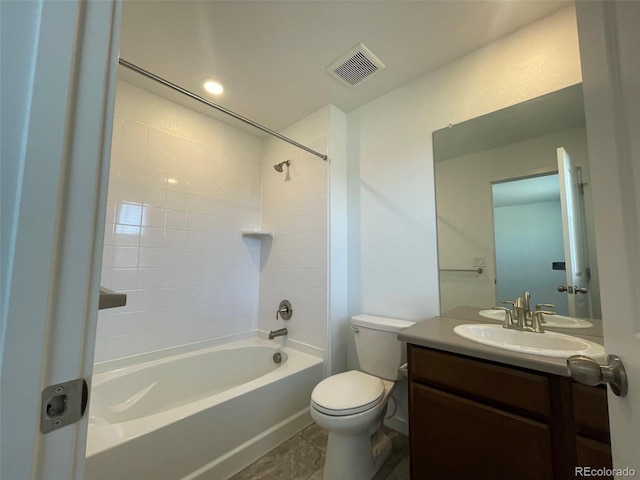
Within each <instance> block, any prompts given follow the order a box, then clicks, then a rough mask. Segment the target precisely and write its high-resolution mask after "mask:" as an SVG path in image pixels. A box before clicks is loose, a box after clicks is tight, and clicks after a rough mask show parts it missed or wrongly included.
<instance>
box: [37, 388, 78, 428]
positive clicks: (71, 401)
mask: <svg viewBox="0 0 640 480" xmlns="http://www.w3.org/2000/svg"><path fill="white" fill-rule="evenodd" d="M88 398H89V389H88V387H87V382H86V381H85V380H84V378H77V379H75V380H70V381H68V382H64V383H57V384H55V385H49V386H48V387H46V388H45V389H44V390H42V410H41V412H40V431H41V432H42V433H49V432H52V431H53V430H57V429H58V428H61V427H64V426H65V425H70V424H72V423H75V422H77V421H78V420H80V419H81V418H82V416H83V415H84V411H85V410H86V408H87V400H88Z"/></svg>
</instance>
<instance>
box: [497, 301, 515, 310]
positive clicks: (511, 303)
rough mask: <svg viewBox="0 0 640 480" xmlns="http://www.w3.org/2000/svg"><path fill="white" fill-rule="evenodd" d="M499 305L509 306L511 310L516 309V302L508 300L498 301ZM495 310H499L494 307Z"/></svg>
mask: <svg viewBox="0 0 640 480" xmlns="http://www.w3.org/2000/svg"><path fill="white" fill-rule="evenodd" d="M500 303H503V304H505V305H511V310H513V309H514V308H516V302H512V301H510V300H500ZM496 308H499V307H496Z"/></svg>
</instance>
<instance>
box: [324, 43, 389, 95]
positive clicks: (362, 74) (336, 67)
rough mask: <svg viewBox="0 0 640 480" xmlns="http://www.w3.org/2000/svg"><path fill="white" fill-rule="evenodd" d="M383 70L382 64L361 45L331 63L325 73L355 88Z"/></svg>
mask: <svg viewBox="0 0 640 480" xmlns="http://www.w3.org/2000/svg"><path fill="white" fill-rule="evenodd" d="M384 68H385V65H384V63H382V61H381V60H380V59H379V58H378V57H376V56H375V55H374V53H373V52H372V51H371V50H369V49H368V48H367V47H366V46H365V45H364V44H362V43H361V44H359V45H356V46H355V47H354V48H352V49H351V50H349V51H348V52H347V53H345V54H344V55H342V56H341V57H340V58H339V59H338V60H336V61H335V62H333V63H332V64H331V65H330V66H329V67H328V68H327V72H328V73H329V74H330V75H331V76H333V77H335V78H336V79H338V80H339V81H340V82H342V83H343V84H345V85H347V86H349V87H355V86H356V85H359V84H360V83H362V82H363V81H364V80H365V79H367V78H371V77H372V76H373V75H374V74H376V73H378V72H379V71H380V70H382V69H384Z"/></svg>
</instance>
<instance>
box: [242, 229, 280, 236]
mask: <svg viewBox="0 0 640 480" xmlns="http://www.w3.org/2000/svg"><path fill="white" fill-rule="evenodd" d="M240 232H241V233H242V236H243V237H256V238H273V230H259V229H254V228H243V229H242V230H241V231H240Z"/></svg>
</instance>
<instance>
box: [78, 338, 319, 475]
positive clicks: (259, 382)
mask: <svg viewBox="0 0 640 480" xmlns="http://www.w3.org/2000/svg"><path fill="white" fill-rule="evenodd" d="M276 352H279V353H281V355H282V362H281V363H279V364H276V363H274V361H273V354H274V353H276ZM322 373H323V365H322V360H321V359H319V358H317V357H314V356H311V355H307V354H305V353H301V352H299V351H297V350H293V349H291V348H283V347H280V346H277V345H276V344H275V343H274V342H268V341H265V340H260V339H249V340H242V341H239V342H234V343H231V344H228V345H224V346H218V347H211V348H206V349H200V350H197V351H193V352H189V353H183V354H180V355H174V356H171V357H168V358H162V359H159V360H153V361H149V362H145V363H142V364H139V365H134V366H129V367H126V368H120V369H117V370H114V371H108V372H104V373H99V374H97V375H94V377H93V381H92V388H91V401H90V407H89V434H88V439H87V457H86V461H85V469H86V474H85V479H86V480H114V479H118V480H146V479H153V480H164V479H166V480H177V479H196V478H197V479H212V480H221V479H225V478H228V477H230V476H231V475H233V474H234V473H236V472H238V471H239V470H241V469H242V468H244V467H246V466H248V465H249V464H251V463H252V462H253V461H255V460H256V459H257V458H259V457H260V456H262V455H263V454H264V453H266V452H268V451H269V450H271V449H273V448H274V447H275V446H276V445H278V444H279V443H280V442H282V441H284V440H285V439H287V438H288V437H290V436H291V435H293V434H294V433H295V432H297V431H298V430H300V429H301V428H303V427H304V426H305V425H308V424H309V423H311V418H310V416H309V413H308V406H309V398H310V395H311V390H312V389H313V387H314V386H315V385H316V384H317V383H318V382H319V381H320V380H321V379H322Z"/></svg>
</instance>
